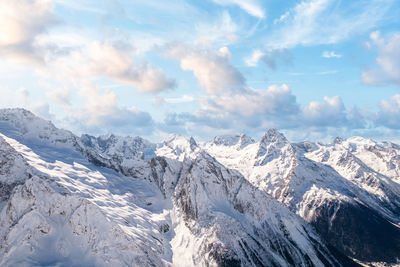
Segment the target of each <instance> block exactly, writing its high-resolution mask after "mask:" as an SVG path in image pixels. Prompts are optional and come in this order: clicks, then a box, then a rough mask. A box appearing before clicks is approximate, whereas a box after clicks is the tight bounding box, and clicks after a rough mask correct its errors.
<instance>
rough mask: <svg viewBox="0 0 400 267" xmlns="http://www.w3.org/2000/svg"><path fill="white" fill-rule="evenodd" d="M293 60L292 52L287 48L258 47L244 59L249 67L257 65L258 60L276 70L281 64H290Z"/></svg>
mask: <svg viewBox="0 0 400 267" xmlns="http://www.w3.org/2000/svg"><path fill="white" fill-rule="evenodd" d="M292 60H293V57H292V54H291V53H290V52H289V50H287V49H269V50H260V49H256V50H254V51H253V53H252V54H251V55H250V56H249V57H247V58H245V60H244V61H245V63H246V65H247V66H249V67H255V66H257V65H258V62H260V61H262V62H263V63H264V64H266V65H267V66H268V67H269V68H270V69H272V70H276V69H277V67H278V65H279V64H284V65H290V64H292Z"/></svg>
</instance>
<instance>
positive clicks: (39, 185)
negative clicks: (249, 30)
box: [0, 109, 400, 266]
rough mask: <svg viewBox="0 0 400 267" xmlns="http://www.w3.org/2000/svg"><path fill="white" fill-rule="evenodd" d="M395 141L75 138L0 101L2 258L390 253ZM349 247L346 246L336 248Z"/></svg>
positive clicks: (27, 261) (99, 262)
mask: <svg viewBox="0 0 400 267" xmlns="http://www.w3.org/2000/svg"><path fill="white" fill-rule="evenodd" d="M399 152H400V149H399V147H398V146H397V145H395V144H391V143H376V142H373V141H371V140H365V139H361V138H351V139H348V140H339V139H338V140H336V141H335V142H333V143H332V144H320V143H306V142H305V143H298V144H291V143H290V142H288V140H287V139H286V138H285V137H284V136H283V135H282V134H281V133H279V132H277V131H276V130H273V129H272V130H269V131H268V132H267V133H266V135H265V136H264V137H263V138H262V139H261V140H260V141H259V142H256V141H255V140H253V139H252V138H251V137H248V136H246V135H236V136H227V135H226V136H219V137H216V138H215V139H214V140H213V141H211V142H209V143H205V144H200V143H197V142H196V141H195V140H194V139H193V138H189V139H188V138H185V137H182V136H179V135H172V136H170V137H169V138H167V139H166V140H165V141H164V142H163V143H161V144H152V143H150V142H148V141H146V140H145V139H143V138H140V137H120V136H115V135H106V136H100V137H93V136H89V135H83V136H81V137H78V136H75V135H74V134H72V133H71V132H68V131H65V130H61V129H57V128H56V127H55V126H54V125H53V124H52V123H51V122H49V121H45V120H43V119H41V118H38V117H36V116H35V115H33V114H32V113H30V112H29V111H26V110H23V109H3V110H0V162H1V164H0V240H1V241H0V265H1V266H357V265H358V264H357V263H356V262H355V261H353V260H352V259H351V258H354V259H356V260H358V261H362V262H387V263H395V261H396V258H397V255H400V237H399V236H400V235H399V233H400V230H399V228H398V223H399V218H400V217H399V210H400V204H399V203H400V194H399V193H400V185H399V180H400V179H399V176H398V173H399V166H400V164H399V162H400V161H399V156H398V155H399ZM346 255H347V256H348V257H347V256H346Z"/></svg>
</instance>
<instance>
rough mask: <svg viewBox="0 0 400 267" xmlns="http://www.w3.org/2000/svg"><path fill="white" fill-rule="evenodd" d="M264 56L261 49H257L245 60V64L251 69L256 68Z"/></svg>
mask: <svg viewBox="0 0 400 267" xmlns="http://www.w3.org/2000/svg"><path fill="white" fill-rule="evenodd" d="M263 56H264V52H262V51H261V50H259V49H256V50H254V51H253V53H251V55H250V56H249V57H247V58H245V59H244V62H245V63H246V65H247V66H249V67H256V66H257V65H258V62H259V61H260V59H261V58H262V57H263Z"/></svg>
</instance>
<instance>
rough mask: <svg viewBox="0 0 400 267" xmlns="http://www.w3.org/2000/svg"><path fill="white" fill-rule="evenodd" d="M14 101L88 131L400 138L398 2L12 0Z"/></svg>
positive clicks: (7, 76)
mask: <svg viewBox="0 0 400 267" xmlns="http://www.w3.org/2000/svg"><path fill="white" fill-rule="evenodd" d="M0 93H1V97H0V107H2V108H11V107H23V108H26V109H29V110H31V111H32V112H34V113H35V114H37V115H39V116H41V117H43V118H45V119H48V120H51V121H53V123H54V124H55V125H56V126H58V127H61V128H65V129H68V130H71V131H73V132H74V133H76V134H82V133H89V134H93V135H100V134H108V133H114V134H118V135H130V136H136V135H139V136H143V137H146V138H148V139H150V140H152V141H161V140H162V139H164V138H165V137H166V136H168V135H169V134H182V135H185V136H193V137H195V138H197V139H199V140H208V139H211V138H212V137H214V136H216V135H221V134H237V133H245V134H248V135H250V136H253V137H255V138H259V137H261V136H262V135H263V134H264V133H265V132H266V131H267V130H268V129H269V128H277V129H278V130H280V131H282V132H283V133H284V134H285V135H286V136H287V137H288V139H289V140H292V141H301V140H311V141H315V140H322V141H326V140H330V139H331V138H334V137H336V136H341V137H344V138H347V137H350V136H354V135H358V136H363V137H367V138H373V139H376V140H389V141H395V142H398V141H400V1H398V0H368V1H367V0H352V1H340V0H303V1H300V0H296V1H295V0H286V1H281V0H263V1H262V0H247V1H246V0H203V1H194V0H193V1H188V0H187V1H185V0H169V1H160V0H130V1H123V0H116V1H97V0H79V1H78V0H13V1H9V0H0Z"/></svg>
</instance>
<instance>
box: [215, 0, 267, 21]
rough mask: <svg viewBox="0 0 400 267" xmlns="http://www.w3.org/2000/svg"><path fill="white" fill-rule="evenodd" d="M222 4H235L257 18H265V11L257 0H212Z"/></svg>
mask: <svg viewBox="0 0 400 267" xmlns="http://www.w3.org/2000/svg"><path fill="white" fill-rule="evenodd" d="M213 1H214V2H215V3H217V4H219V5H223V6H227V5H237V6H239V7H240V8H241V9H243V10H244V11H246V12H247V13H249V14H250V15H252V16H254V17H257V18H261V19H262V18H265V11H264V9H263V8H262V7H261V5H260V3H259V2H258V1H257V0H213Z"/></svg>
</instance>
